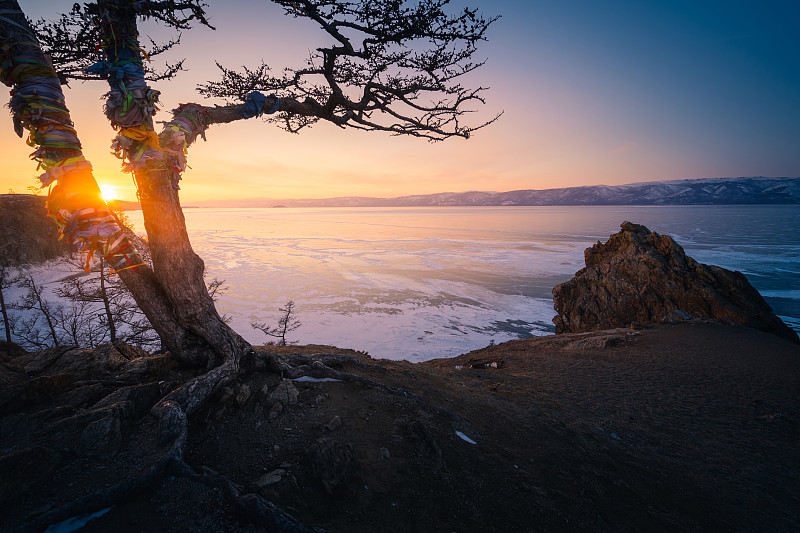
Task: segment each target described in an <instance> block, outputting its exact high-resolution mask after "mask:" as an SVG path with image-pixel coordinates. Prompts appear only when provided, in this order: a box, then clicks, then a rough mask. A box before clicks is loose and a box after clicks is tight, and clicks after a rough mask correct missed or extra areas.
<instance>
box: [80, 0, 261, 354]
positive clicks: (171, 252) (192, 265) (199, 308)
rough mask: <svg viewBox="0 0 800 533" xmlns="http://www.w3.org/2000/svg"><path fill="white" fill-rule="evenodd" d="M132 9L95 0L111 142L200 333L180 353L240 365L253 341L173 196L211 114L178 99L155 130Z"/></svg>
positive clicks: (176, 292)
mask: <svg viewBox="0 0 800 533" xmlns="http://www.w3.org/2000/svg"><path fill="white" fill-rule="evenodd" d="M139 7H140V8H141V7H142V6H139ZM145 8H146V7H145ZM136 9H137V7H136V3H134V2H131V1H128V0H110V1H100V2H98V4H97V14H96V20H97V23H98V24H99V26H100V29H101V31H102V50H103V52H104V55H105V60H104V61H101V62H99V63H97V64H95V65H94V66H93V67H91V69H90V70H93V71H95V72H98V73H99V74H100V75H101V76H103V77H106V78H108V80H109V85H110V86H111V91H110V92H109V93H108V95H107V101H106V115H107V116H108V118H109V120H110V121H111V124H112V126H113V127H114V128H115V129H117V130H118V135H117V137H116V139H115V140H114V144H113V146H114V147H115V148H116V150H117V154H118V156H120V158H122V159H123V160H124V161H125V169H126V170H129V171H131V172H132V173H133V175H134V177H135V179H136V183H137V186H138V195H139V199H140V201H141V204H142V213H143V216H144V223H145V230H146V231H147V236H148V240H149V244H150V251H151V256H152V261H153V274H154V276H155V278H156V280H157V281H158V283H159V285H160V287H161V288H162V290H163V292H164V294H165V295H166V297H167V298H168V300H169V302H170V308H171V311H172V314H173V315H174V317H175V318H176V319H177V322H178V323H179V325H180V326H181V328H183V329H184V330H185V331H186V332H188V333H189V335H188V336H187V338H192V339H195V340H199V341H200V343H199V345H196V348H198V349H192V350H188V349H187V348H189V347H188V346H184V349H183V350H182V351H181V355H182V358H183V359H184V360H187V361H191V362H205V363H206V364H207V366H208V368H213V367H215V366H219V365H220V364H223V363H224V364H225V365H226V366H228V367H230V370H238V366H239V362H240V360H241V358H242V357H243V356H244V355H245V354H246V353H247V352H248V351H249V350H250V349H251V347H250V345H249V344H248V343H247V342H246V341H245V340H244V339H242V338H241V336H239V335H238V334H237V333H236V332H234V331H233V330H232V329H231V328H230V327H229V326H228V325H227V324H226V323H225V322H224V321H223V320H222V318H221V317H220V315H219V313H218V312H217V310H216V308H215V307H214V303H213V301H212V299H211V296H210V295H209V294H208V290H207V288H206V285H205V280H204V278H203V271H204V265H203V261H202V260H201V259H200V257H199V256H198V255H197V254H196V253H195V252H194V250H192V246H191V244H190V242H189V236H188V233H187V230H186V222H185V220H184V216H183V211H182V210H181V206H180V201H179V198H178V189H179V188H178V181H179V180H180V178H181V174H182V173H183V171H184V169H185V166H186V158H185V153H186V150H187V148H188V147H189V145H191V143H192V142H193V141H194V139H195V138H196V137H197V135H200V134H202V133H203V132H204V130H205V129H206V128H207V127H208V125H209V123H210V122H211V121H212V118H211V117H210V114H209V113H208V112H207V111H205V110H204V109H203V108H201V107H200V106H195V105H184V106H181V107H180V108H178V109H177V110H175V111H174V115H173V120H172V121H170V122H169V123H167V125H166V126H165V128H164V131H163V132H162V134H161V135H160V136H158V135H156V133H155V131H154V129H153V118H152V117H153V114H154V113H155V105H156V102H157V99H158V94H159V93H158V92H157V91H154V90H152V89H151V88H150V87H148V86H147V84H146V83H145V80H144V68H143V66H142V54H141V49H140V47H139V43H138V31H137V25H136V17H137V14H138V13H137V11H136ZM239 118H241V117H239ZM126 283H127V280H126ZM203 346H205V347H207V348H208V349H207V350H203V349H202V347H203Z"/></svg>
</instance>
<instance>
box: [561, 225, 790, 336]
mask: <svg viewBox="0 0 800 533" xmlns="http://www.w3.org/2000/svg"><path fill="white" fill-rule="evenodd" d="M620 227H621V228H622V230H621V231H620V232H618V233H616V234H614V235H611V237H610V238H609V240H608V242H606V243H605V244H602V243H600V242H599V241H598V243H597V244H595V245H594V246H592V247H591V248H587V249H586V251H585V253H584V255H585V259H586V268H583V269H581V270H579V271H578V272H577V273H576V274H575V277H574V278H572V279H571V280H569V281H567V282H566V283H562V284H560V285H556V287H555V288H553V303H554V307H555V310H556V312H558V315H557V316H556V317H554V318H553V322H554V323H555V326H556V333H577V332H583V331H592V330H599V329H611V328H617V327H628V326H629V325H630V324H631V323H634V322H638V323H643V322H672V321H676V320H680V319H682V318H683V319H685V317H702V318H710V319H724V320H728V321H731V322H734V323H737V324H741V325H744V326H748V327H751V328H755V329H758V330H761V331H766V332H769V333H772V334H775V335H778V336H781V337H784V338H786V339H789V340H791V341H792V342H795V343H799V342H800V341H799V340H798V336H797V333H795V332H794V331H793V330H792V329H791V328H789V327H788V326H787V325H786V324H784V323H783V321H781V319H779V318H778V317H777V316H775V314H774V313H773V312H772V309H771V308H770V307H769V305H767V303H766V302H765V301H764V299H763V298H762V297H761V295H760V294H759V293H758V291H756V290H755V289H754V288H753V286H752V285H750V283H749V282H748V281H747V278H746V277H745V276H744V275H743V274H742V273H741V272H738V271H735V272H732V271H730V270H726V269H724V268H720V267H717V266H713V265H704V264H701V263H698V262H697V261H695V260H694V259H692V258H691V257H689V256H687V255H686V253H685V252H684V251H683V248H682V247H681V246H680V245H679V244H678V243H677V242H675V241H674V240H673V239H672V237H670V236H668V235H659V234H658V233H655V232H651V231H650V230H649V229H647V228H646V227H644V226H642V225H639V224H633V223H631V222H627V221H626V222H623V223H622V224H621V226H620ZM675 311H678V312H677V313H676V312H675Z"/></svg>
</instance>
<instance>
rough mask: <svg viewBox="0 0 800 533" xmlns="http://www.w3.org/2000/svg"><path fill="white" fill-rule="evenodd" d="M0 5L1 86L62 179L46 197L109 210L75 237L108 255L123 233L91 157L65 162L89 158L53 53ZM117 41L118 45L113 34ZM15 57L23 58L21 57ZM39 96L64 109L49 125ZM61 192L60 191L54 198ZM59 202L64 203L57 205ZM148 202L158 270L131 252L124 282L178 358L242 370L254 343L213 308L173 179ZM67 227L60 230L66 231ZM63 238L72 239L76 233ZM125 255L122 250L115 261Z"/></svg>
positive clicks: (11, 6)
mask: <svg viewBox="0 0 800 533" xmlns="http://www.w3.org/2000/svg"><path fill="white" fill-rule="evenodd" d="M110 4H112V3H101V9H102V6H105V7H108V6H109V5H110ZM113 4H114V7H113V10H114V12H115V14H119V15H122V16H125V17H129V20H128V21H127V23H129V24H132V25H133V27H134V28H135V24H136V20H135V12H134V11H133V3H132V2H128V1H124V2H123V1H120V2H116V3H113ZM117 4H119V5H117ZM0 10H2V12H3V20H2V21H0V32H2V33H1V34H0V40H1V41H2V43H0V44H2V46H3V48H4V49H5V50H8V52H7V55H8V59H9V61H7V62H4V63H3V69H2V71H0V74H1V75H2V76H0V77H1V78H2V81H3V83H5V84H6V85H9V86H12V87H13V91H14V94H15V95H17V97H16V100H15V99H14V98H12V102H11V107H12V111H13V112H14V116H15V128H16V129H17V133H18V134H20V136H21V135H22V127H23V126H24V127H25V128H27V129H29V130H31V132H38V135H37V136H36V138H37V139H44V140H42V141H41V142H38V144H37V152H35V158H36V159H37V160H38V161H39V162H40V164H41V165H42V166H43V167H44V168H45V170H47V172H46V173H45V174H43V176H45V175H50V174H52V175H53V176H55V178H51V179H55V180H56V181H57V183H58V184H57V185H56V186H54V187H53V189H52V190H51V195H50V197H49V199H48V205H49V207H50V210H51V215H53V216H54V217H63V216H68V217H69V216H71V215H76V213H78V212H79V211H80V210H82V209H85V208H93V209H94V210H95V214H96V215H97V216H98V217H100V215H103V216H107V217H108V218H110V219H111V220H112V222H104V224H105V225H106V226H105V228H104V230H105V233H103V234H102V235H105V236H102V235H101V234H100V231H99V230H98V229H97V228H96V227H95V228H89V230H91V231H94V232H95V234H94V235H93V236H89V237H85V238H80V239H79V238H77V237H76V238H75V239H74V240H76V241H81V239H82V241H81V243H82V245H83V250H84V251H85V252H87V253H88V254H90V255H91V254H93V253H100V255H103V252H104V251H105V250H103V251H101V249H100V248H98V243H100V244H101V245H106V246H108V247H110V243H111V242H112V241H114V240H115V239H116V237H117V236H118V235H119V233H118V232H117V231H115V232H113V235H111V236H110V237H109V236H108V235H107V233H108V232H110V231H111V230H109V228H111V225H113V228H112V229H115V230H118V231H121V230H119V227H118V226H116V223H115V222H113V217H111V215H110V213H109V212H108V209H107V206H106V205H105V203H104V202H103V201H102V199H101V197H100V192H99V188H98V186H97V183H96V181H95V179H94V177H93V175H92V174H91V166H90V165H88V162H87V163H85V164H84V165H83V166H81V167H80V168H78V167H77V166H76V165H72V166H73V167H75V168H72V169H71V170H70V165H68V164H67V163H69V162H71V161H73V160H76V159H77V160H81V161H85V160H84V159H83V156H82V151H81V146H80V142H79V141H78V138H77V133H76V132H75V130H74V128H73V127H72V121H71V119H70V117H69V112H68V110H67V109H66V105H65V100H64V95H63V91H61V88H60V82H59V81H58V77H57V75H56V73H55V71H54V70H53V68H52V65H51V63H50V61H49V58H48V57H47V56H45V55H44V53H43V52H42V51H41V49H40V47H39V46H38V42H37V40H36V38H35V36H34V34H33V32H32V31H31V29H30V26H29V24H28V21H27V20H26V18H25V16H24V14H23V12H22V10H21V9H20V7H19V4H18V2H17V1H16V0H0ZM105 29H106V30H108V29H110V26H108V25H107V26H105ZM111 42H112V43H113V38H112V41H111ZM137 53H138V51H137ZM16 58H19V59H20V60H19V61H15V59H16ZM30 58H33V61H34V62H35V70H34V71H30V70H31V67H30V66H29V65H28V64H27V63H31V60H30ZM29 71H30V72H29ZM41 78H45V79H47V80H49V81H47V82H46V86H47V87H46V89H48V90H51V92H50V94H49V95H48V97H44V96H42V95H41V94H40V93H41V92H42V91H41V86H38V87H37V86H36V85H35V83H34V82H35V81H38V80H41ZM37 89H38V92H37ZM37 99H40V100H41V101H40V102H38V103H39V104H43V105H44V106H50V107H52V105H53V104H54V103H55V104H57V107H58V108H59V109H58V111H57V112H56V111H54V112H51V113H50V115H49V116H46V117H44V119H46V121H47V122H44V120H43V119H42V117H41V114H39V115H37V113H35V112H31V109H32V107H31V106H32V105H33V104H35V103H37ZM147 119H148V125H149V127H150V130H151V131H152V118H151V117H149V116H148V117H147ZM54 122H58V123H59V124H60V125H61V126H60V129H61V130H62V131H66V132H68V133H69V132H71V133H72V134H73V136H74V138H73V140H72V144H71V145H70V146H69V147H68V148H64V147H63V144H64V143H55V142H48V140H47V132H48V131H49V130H48V128H46V127H45V126H46V124H47V123H49V124H52V123H54ZM57 140H60V138H59V139H57ZM56 146H57V148H56ZM87 167H88V168H87ZM53 169H55V171H58V172H54V171H53ZM148 183H151V182H148ZM55 193H58V194H60V195H61V196H60V197H58V198H56V194H55ZM65 197H66V198H68V199H69V200H68V202H67V201H65V200H64V198H65ZM56 200H60V201H61V203H62V204H65V205H63V206H62V205H61V204H57V202H56ZM142 200H143V201H142V210H143V214H144V217H145V229H146V230H147V232H148V237H149V239H150V242H151V249H152V252H153V254H152V255H153V268H150V267H149V266H148V265H146V264H144V263H143V262H142V261H141V259H140V257H139V256H138V254H136V253H134V254H128V256H129V257H126V260H127V261H128V262H129V263H132V264H135V265H136V266H135V267H130V268H122V269H120V267H119V266H115V269H116V270H118V273H119V276H120V279H122V281H123V283H125V286H126V287H127V288H128V290H129V291H130V292H131V294H132V296H133V298H134V300H135V301H136V304H137V305H138V306H139V308H140V309H141V310H142V311H143V312H144V314H145V316H147V318H148V320H149V321H150V323H151V324H152V326H153V328H154V329H155V330H156V331H157V332H158V334H159V336H160V337H161V339H162V342H163V344H164V345H165V346H166V348H167V349H168V350H169V351H170V353H171V354H172V355H173V356H174V357H176V358H177V359H179V360H181V361H183V362H186V363H192V364H206V365H207V366H209V367H211V366H216V365H218V364H220V363H221V362H222V361H227V362H230V363H231V364H230V365H228V366H233V367H234V368H236V369H238V367H239V360H240V358H241V357H242V356H243V355H244V354H245V353H247V352H248V350H250V345H249V344H248V343H247V342H246V341H244V339H242V338H241V337H240V336H239V335H238V334H236V333H235V332H234V331H233V330H231V329H230V328H229V327H228V326H227V324H225V323H224V322H223V321H222V319H221V318H220V317H219V314H218V313H217V312H216V309H215V308H214V305H213V302H212V301H211V298H210V296H209V295H208V292H207V290H206V288H205V283H204V281H203V262H202V260H200V258H199V257H197V255H196V254H195V253H194V252H193V251H192V249H191V246H190V244H189V239H188V234H187V232H186V225H185V222H184V219H183V213H182V211H181V208H180V204H179V202H178V196H177V191H175V190H174V189H173V187H172V186H171V185H170V184H155V185H148V190H147V193H146V194H143V195H142ZM59 207H63V208H61V209H59ZM57 221H60V222H61V225H62V226H66V227H69V222H70V220H69V219H68V220H57ZM65 229H66V228H64V227H62V233H63V232H64V231H65ZM89 230H87V231H89ZM65 236H66V237H67V238H68V239H70V240H73V239H72V236H71V235H66V234H65ZM131 249H132V248H131ZM121 256H122V254H121V252H120V253H119V254H117V255H115V256H114V258H113V259H114V260H116V259H118V258H119V257H121ZM125 266H127V265H125Z"/></svg>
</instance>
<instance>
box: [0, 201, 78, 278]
mask: <svg viewBox="0 0 800 533" xmlns="http://www.w3.org/2000/svg"><path fill="white" fill-rule="evenodd" d="M44 203H45V198H44V197H43V196H33V195H30V194H2V195H0V227H2V228H3V231H2V232H0V264H6V265H8V264H11V265H15V264H26V263H41V262H43V261H47V260H48V259H55V258H56V257H59V256H61V255H64V254H66V253H68V252H69V251H70V248H71V245H69V244H67V243H66V242H65V241H63V240H61V241H59V240H58V226H56V224H55V222H53V221H52V220H51V219H50V217H48V216H47V211H46V209H45V207H44Z"/></svg>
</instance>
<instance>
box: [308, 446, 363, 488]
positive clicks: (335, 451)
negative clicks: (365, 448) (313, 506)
mask: <svg viewBox="0 0 800 533" xmlns="http://www.w3.org/2000/svg"><path fill="white" fill-rule="evenodd" d="M308 458H309V461H310V462H311V471H312V472H313V473H314V475H315V476H316V477H317V479H318V480H319V481H320V483H321V484H322V486H323V487H324V488H325V491H326V492H327V493H328V494H331V495H332V494H334V492H335V491H336V489H337V488H338V487H340V486H341V485H342V484H344V482H345V481H346V480H347V478H348V477H349V475H350V471H351V469H352V463H353V451H352V449H351V448H350V446H344V445H342V443H341V442H339V441H338V440H334V439H329V438H327V437H322V438H319V439H317V440H316V442H314V444H312V445H311V447H310V448H309V449H308Z"/></svg>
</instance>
